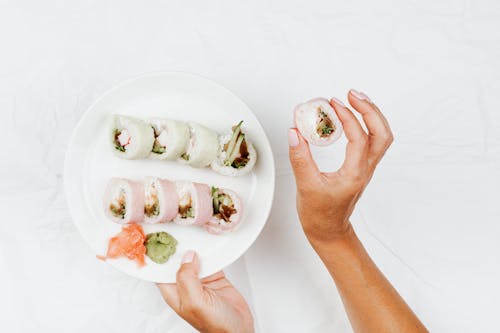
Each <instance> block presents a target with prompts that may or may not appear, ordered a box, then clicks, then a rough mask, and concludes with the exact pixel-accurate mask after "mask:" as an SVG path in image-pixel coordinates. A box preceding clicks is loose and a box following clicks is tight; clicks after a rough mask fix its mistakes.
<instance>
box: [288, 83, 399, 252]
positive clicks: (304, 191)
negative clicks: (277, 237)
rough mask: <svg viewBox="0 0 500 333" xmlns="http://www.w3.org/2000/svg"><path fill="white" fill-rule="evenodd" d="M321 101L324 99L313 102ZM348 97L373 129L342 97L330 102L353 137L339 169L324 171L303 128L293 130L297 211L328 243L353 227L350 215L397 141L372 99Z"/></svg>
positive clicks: (318, 239) (314, 238) (314, 236)
mask: <svg viewBox="0 0 500 333" xmlns="http://www.w3.org/2000/svg"><path fill="white" fill-rule="evenodd" d="M318 100H322V99H315V100H312V101H318ZM349 101H350V103H351V105H352V106H353V107H354V109H355V110H356V111H357V112H359V113H360V114H361V115H362V117H363V120H364V122H365V124H366V126H367V128H368V130H369V133H366V132H365V131H364V130H363V128H362V127H361V124H360V123H359V121H358V120H357V118H356V117H355V116H354V114H353V113H352V112H351V111H350V110H349V108H347V107H346V106H345V105H344V104H343V103H342V102H340V101H339V100H337V99H332V100H331V101H330V102H329V104H330V105H329V106H330V107H332V108H333V109H334V110H335V113H336V115H335V118H337V116H338V118H339V119H340V122H341V123H342V124H341V126H337V128H339V127H341V128H342V127H343V130H344V132H345V135H346V137H347V140H348V144H347V148H346V157H345V160H344V163H343V165H342V166H341V168H340V169H339V170H337V171H336V172H326V173H324V172H321V171H320V170H319V169H318V167H317V166H316V164H315V162H314V160H313V158H312V156H311V153H310V151H309V145H308V143H307V140H306V138H305V137H304V135H303V133H302V131H300V129H299V130H297V129H290V130H289V144H290V161H291V164H292V167H293V170H294V173H295V179H296V183H297V210H298V213H299V217H300V220H301V222H302V226H303V228H304V232H305V233H306V236H307V237H308V239H309V240H310V241H311V243H313V245H314V244H320V243H328V242H330V241H332V240H335V239H337V238H339V237H342V236H343V235H344V234H346V233H348V232H349V231H350V229H351V224H350V222H349V217H350V215H351V213H352V211H353V209H354V206H355V205H356V202H357V201H358V199H359V197H360V196H361V194H362V192H363V190H364V188H365V186H366V185H367V184H368V182H369V181H370V179H371V177H372V175H373V172H374V171H375V167H376V166H377V164H378V162H379V161H380V159H381V158H382V156H383V155H384V153H385V151H386V150H387V148H389V146H390V144H391V142H392V140H393V137H392V133H391V129H390V128H389V124H388V123H387V120H386V119H385V118H384V116H383V115H382V113H381V112H380V111H379V110H378V108H377V107H376V106H375V105H374V104H373V103H372V102H371V101H370V100H368V99H367V98H365V99H360V98H356V96H355V95H354V94H353V93H352V91H351V93H349ZM308 103H309V102H308ZM304 104H307V103H304ZM304 104H301V105H304ZM314 108H316V107H314ZM322 108H326V107H325V106H322Z"/></svg>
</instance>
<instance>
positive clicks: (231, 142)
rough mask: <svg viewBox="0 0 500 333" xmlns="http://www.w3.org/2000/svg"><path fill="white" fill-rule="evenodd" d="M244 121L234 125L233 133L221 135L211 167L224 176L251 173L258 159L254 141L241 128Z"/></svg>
mask: <svg viewBox="0 0 500 333" xmlns="http://www.w3.org/2000/svg"><path fill="white" fill-rule="evenodd" d="M242 123H243V121H240V122H239V124H238V125H236V126H233V132H232V134H228V135H223V136H220V137H219V146H218V152H217V158H216V159H215V160H214V161H213V162H212V164H211V167H212V170H214V171H215V172H217V173H219V174H221V175H223V176H242V175H245V174H247V173H249V172H250V171H251V170H252V168H253V167H254V165H255V162H256V161H257V153H256V151H255V149H254V147H253V145H252V143H251V142H250V141H249V140H248V139H247V138H246V137H245V134H244V133H243V132H242V130H241V125H242Z"/></svg>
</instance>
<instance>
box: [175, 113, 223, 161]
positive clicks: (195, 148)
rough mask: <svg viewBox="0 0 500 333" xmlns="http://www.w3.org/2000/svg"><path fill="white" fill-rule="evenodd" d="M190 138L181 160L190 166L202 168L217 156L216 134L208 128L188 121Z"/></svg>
mask: <svg viewBox="0 0 500 333" xmlns="http://www.w3.org/2000/svg"><path fill="white" fill-rule="evenodd" d="M189 132H190V138H189V142H188V144H187V146H186V151H185V152H184V153H183V154H182V155H181V161H184V162H186V163H187V164H189V165H190V166H192V167H196V168H202V167H205V166H207V165H209V164H210V163H212V161H213V160H214V159H215V158H216V156H217V146H218V144H217V134H216V133H215V132H214V131H212V130H211V129H209V128H206V127H205V126H203V125H200V124H197V123H192V122H191V123H189Z"/></svg>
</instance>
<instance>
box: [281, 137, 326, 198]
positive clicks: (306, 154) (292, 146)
mask: <svg viewBox="0 0 500 333" xmlns="http://www.w3.org/2000/svg"><path fill="white" fill-rule="evenodd" d="M288 146H289V155H290V163H291V164H292V169H293V173H294V175H295V182H296V183H297V187H298V188H303V187H304V185H306V184H310V183H311V182H314V181H315V180H316V179H318V176H319V174H320V172H319V170H318V166H317V165H316V163H315V162H314V160H313V158H312V155H311V151H310V150H309V144H308V143H307V142H306V140H305V139H304V137H303V136H302V135H301V134H300V133H299V131H298V130H297V129H296V128H290V129H289V130H288Z"/></svg>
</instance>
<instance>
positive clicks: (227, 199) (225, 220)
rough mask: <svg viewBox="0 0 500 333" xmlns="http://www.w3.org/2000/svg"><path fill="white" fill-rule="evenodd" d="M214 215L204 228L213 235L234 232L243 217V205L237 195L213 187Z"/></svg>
mask: <svg viewBox="0 0 500 333" xmlns="http://www.w3.org/2000/svg"><path fill="white" fill-rule="evenodd" d="M212 202H213V210H214V215H213V216H212V218H211V219H210V221H208V222H207V223H206V224H205V225H204V228H205V230H207V231H208V232H209V233H211V234H216V235H219V234H223V233H228V232H231V231H232V230H234V228H235V227H236V226H237V225H238V224H239V223H240V220H241V216H242V215H243V205H242V203H241V200H240V198H239V197H238V195H237V194H236V193H234V192H233V191H231V190H227V189H218V188H216V187H212Z"/></svg>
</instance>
